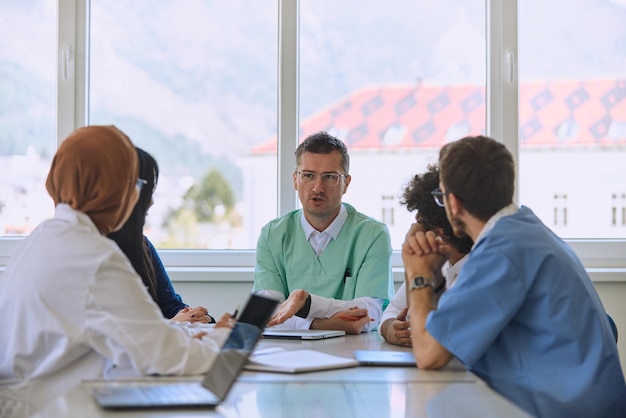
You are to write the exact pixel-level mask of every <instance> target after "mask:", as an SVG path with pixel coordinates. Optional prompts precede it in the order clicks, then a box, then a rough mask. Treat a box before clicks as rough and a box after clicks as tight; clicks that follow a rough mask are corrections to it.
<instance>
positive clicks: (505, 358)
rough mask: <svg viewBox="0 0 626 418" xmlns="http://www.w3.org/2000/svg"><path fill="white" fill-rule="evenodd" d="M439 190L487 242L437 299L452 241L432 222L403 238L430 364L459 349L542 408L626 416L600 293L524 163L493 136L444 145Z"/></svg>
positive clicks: (506, 390)
mask: <svg viewBox="0 0 626 418" xmlns="http://www.w3.org/2000/svg"><path fill="white" fill-rule="evenodd" d="M439 158H440V160H439V169H440V184H439V188H437V189H435V190H433V192H432V194H433V196H434V198H435V199H436V201H437V202H439V204H440V205H442V206H444V207H445V209H446V214H447V216H448V219H449V220H450V223H451V224H452V226H453V229H454V233H455V234H456V235H457V236H465V235H467V236H469V237H471V238H472V239H473V240H474V242H475V244H474V247H473V248H472V251H471V252H470V256H469V260H467V262H466V263H465V265H464V266H463V268H462V269H461V272H460V274H459V276H458V277H457V280H456V284H455V286H454V287H452V288H451V289H448V290H447V291H446V292H445V293H444V294H443V295H442V296H441V298H440V299H439V304H438V306H437V309H435V307H434V303H433V289H432V283H433V281H434V279H435V278H436V277H437V276H438V275H440V274H441V265H442V264H443V263H444V262H445V260H446V257H447V254H448V248H447V247H446V245H445V244H444V243H442V241H441V240H440V239H437V237H436V236H435V234H434V233H433V232H432V231H427V232H416V233H415V234H412V235H409V236H407V239H406V241H405V243H404V245H403V248H402V259H403V262H404V267H405V276H406V286H407V289H410V290H409V307H410V308H409V309H410V322H411V337H412V340H413V351H414V353H415V357H416V359H417V364H418V366H419V367H421V368H425V369H435V368H440V367H442V366H444V365H446V364H447V363H448V362H449V361H450V359H451V358H452V357H453V356H454V357H457V358H458V359H459V360H460V361H461V362H462V363H463V364H465V365H466V366H467V367H468V368H469V370H471V371H472V372H474V373H475V374H476V375H478V376H479V377H481V378H482V379H483V380H484V381H485V382H486V383H487V384H488V385H490V386H491V387H492V388H493V389H494V390H496V391H497V392H499V393H501V394H502V395H503V396H505V397H507V398H508V399H510V400H511V401H512V402H514V403H516V404H517V405H519V406H520V407H521V408H523V409H525V410H526V411H528V412H529V413H531V414H533V415H535V416H540V417H625V416H626V384H625V383H624V376H623V374H622V368H621V365H620V360H619V356H618V352H617V346H616V344H615V339H614V336H613V333H612V331H611V328H610V325H609V322H608V320H607V317H606V313H605V311H604V308H603V306H602V303H601V302H600V299H599V297H598V295H597V293H596V291H595V289H594V287H593V283H592V282H591V280H590V279H589V276H588V275H587V273H586V271H585V269H584V267H583V265H582V263H581V262H580V260H579V259H578V257H577V256H576V255H575V254H574V252H573V251H572V249H571V248H570V247H569V246H568V245H567V244H565V243H564V242H563V241H562V240H561V239H559V238H558V237H557V236H556V235H555V234H554V233H552V231H550V230H549V229H548V228H547V227H546V226H545V225H543V224H542V223H541V221H540V220H539V219H538V218H537V217H536V216H535V215H534V214H533V212H532V211H531V210H530V209H528V208H526V207H524V206H522V207H520V208H518V207H517V206H516V205H515V204H514V203H513V189H514V181H515V165H514V162H513V158H512V156H511V154H510V153H509V151H508V150H507V149H506V148H505V147H504V145H502V144H501V143H498V142H496V141H495V140H493V139H491V138H486V137H482V136H478V137H468V138H463V139H461V140H458V141H456V142H452V143H450V144H448V145H446V146H444V147H443V148H442V150H441V152H440V155H439Z"/></svg>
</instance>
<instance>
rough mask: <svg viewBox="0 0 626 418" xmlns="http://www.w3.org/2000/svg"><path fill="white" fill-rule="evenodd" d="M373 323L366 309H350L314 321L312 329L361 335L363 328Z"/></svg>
mask: <svg viewBox="0 0 626 418" xmlns="http://www.w3.org/2000/svg"><path fill="white" fill-rule="evenodd" d="M370 322H371V318H370V316H369V315H368V313H367V309H364V308H356V307H354V308H350V309H349V310H347V311H340V312H337V313H336V314H334V315H333V316H331V317H330V318H318V319H314V320H313V322H312V323H311V329H336V330H340V331H345V332H346V334H360V333H361V331H362V330H363V327H364V326H365V325H367V324H369V323H370Z"/></svg>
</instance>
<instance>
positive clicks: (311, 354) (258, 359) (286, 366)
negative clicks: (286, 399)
mask: <svg viewBox="0 0 626 418" xmlns="http://www.w3.org/2000/svg"><path fill="white" fill-rule="evenodd" d="M358 365H359V362H358V361H356V360H355V359H353V358H346V357H339V356H334V355H332V354H326V353H321V352H319V351H315V350H293V351H282V352H274V353H271V354H259V355H253V356H251V357H250V359H249V360H248V364H246V367H245V369H246V370H254V371H265V372H278V373H302V372H313V371H319V370H329V369H341V368H345V367H355V366H358Z"/></svg>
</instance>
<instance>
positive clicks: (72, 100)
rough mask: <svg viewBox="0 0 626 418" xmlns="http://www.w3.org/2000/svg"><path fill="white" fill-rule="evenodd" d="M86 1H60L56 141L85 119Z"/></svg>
mask: <svg viewBox="0 0 626 418" xmlns="http://www.w3.org/2000/svg"><path fill="white" fill-rule="evenodd" d="M87 1H88V0H59V1H58V21H57V22H58V37H57V41H58V42H57V45H58V46H57V58H58V66H57V69H58V70H57V143H60V142H61V141H62V140H63V139H64V138H65V137H67V135H69V134H70V133H71V132H72V131H73V130H74V129H76V128H78V127H80V126H84V125H85V121H86V103H87V99H86V91H87V89H86V81H87V68H86V63H87V59H86V57H87V41H86V39H87V38H86V34H87V29H88V19H87V8H88V4H87Z"/></svg>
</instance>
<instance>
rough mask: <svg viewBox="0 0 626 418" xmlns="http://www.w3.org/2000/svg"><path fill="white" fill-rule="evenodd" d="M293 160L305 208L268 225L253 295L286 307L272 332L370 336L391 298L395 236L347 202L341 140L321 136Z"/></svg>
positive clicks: (346, 173) (303, 145)
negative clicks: (278, 329) (286, 330)
mask: <svg viewBox="0 0 626 418" xmlns="http://www.w3.org/2000/svg"><path fill="white" fill-rule="evenodd" d="M295 154H296V168H295V170H294V172H293V185H294V188H295V190H297V191H298V197H299V199H300V203H301V204H302V209H298V210H294V211H292V212H290V213H288V214H286V215H284V216H282V217H280V218H277V219H274V220H273V221H271V222H270V223H268V224H267V225H265V226H264V227H263V229H262V231H261V235H260V236H259V239H258V243H257V248H256V265H255V269H254V289H253V292H255V293H260V294H262V295H265V296H269V297H273V298H276V299H279V300H281V301H283V303H282V304H281V305H280V307H279V309H278V310H277V312H276V313H275V315H274V317H273V318H272V319H271V320H270V322H269V324H268V325H269V326H280V327H281V328H290V329H334V330H343V331H346V333H349V334H358V333H361V332H368V331H371V330H372V329H374V328H375V327H376V326H377V325H378V322H379V321H380V317H381V314H382V311H383V307H384V305H385V304H386V303H387V302H388V300H389V299H390V298H391V296H392V295H393V281H392V275H391V251H392V249H391V239H390V237H389V230H388V229H387V227H386V225H385V224H383V223H382V222H379V221H376V220H374V219H372V218H370V217H368V216H366V215H364V214H362V213H359V212H357V211H356V210H355V209H354V207H352V206H351V205H349V204H347V203H342V201H341V199H342V196H343V195H344V194H345V193H346V191H347V190H348V186H349V185H350V181H351V180H352V178H351V176H350V174H349V168H350V158H349V156H348V150H347V148H346V146H345V145H344V143H343V142H342V141H340V140H339V139H337V138H335V137H333V136H332V135H329V134H328V133H326V132H319V133H317V134H314V135H311V136H310V137H308V138H306V139H305V140H304V141H303V142H302V143H301V144H300V145H299V146H298V148H297V149H296V153H295Z"/></svg>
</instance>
